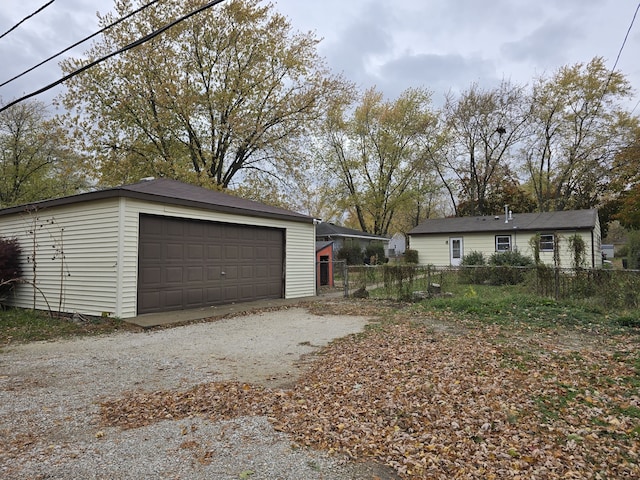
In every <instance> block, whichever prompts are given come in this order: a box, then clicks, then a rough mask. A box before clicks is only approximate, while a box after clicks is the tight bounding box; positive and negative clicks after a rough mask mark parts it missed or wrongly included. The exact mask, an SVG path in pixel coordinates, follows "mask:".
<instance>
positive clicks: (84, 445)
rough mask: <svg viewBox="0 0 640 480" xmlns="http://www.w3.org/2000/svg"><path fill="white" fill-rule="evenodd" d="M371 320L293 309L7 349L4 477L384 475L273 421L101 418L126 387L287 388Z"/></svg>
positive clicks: (1, 387)
mask: <svg viewBox="0 0 640 480" xmlns="http://www.w3.org/2000/svg"><path fill="white" fill-rule="evenodd" d="M367 323H368V319H367V318H365V317H354V316H336V315H323V316H318V315H313V314H311V313H309V312H308V311H307V310H305V309H304V308H301V307H294V308H289V309H282V310H276V311H270V312H262V313H256V314H249V315H245V316H240V317H234V318H227V319H222V320H215V321H210V322H204V323H197V324H192V325H187V326H181V327H175V328H169V329H164V330H154V331H147V332H140V333H133V332H126V333H118V334H113V335H108V336H103V337H85V338H79V339H72V340H60V341H56V342H37V343H31V344H26V345H19V346H13V347H9V348H6V349H4V350H2V351H0V478H5V479H25V478H31V479H80V478H82V479H116V478H118V479H128V478H132V479H133V478H136V479H145V478H149V479H150V478H158V479H165V478H167V479H241V478H250V479H252V480H255V479H365V478H369V479H371V478H378V477H379V476H380V475H381V474H379V471H378V468H379V466H376V465H373V464H353V463H349V462H346V461H345V460H344V459H343V458H341V457H337V456H331V455H328V454H326V453H324V452H317V451H313V450H309V449H304V448H298V447H297V446H296V445H294V444H292V442H291V440H290V439H289V438H288V437H287V436H286V435H285V434H283V433H279V432H276V431H275V430H274V429H273V428H272V427H271V425H270V423H269V422H268V420H267V419H266V418H264V417H240V418H236V419H234V420H231V421H212V420H209V419H205V418H189V419H182V420H165V421H161V422H158V423H155V424H152V425H149V426H146V427H142V428H136V429H131V430H121V429H119V428H113V427H104V426H102V425H101V424H100V418H99V403H100V402H101V401H104V400H107V399H112V398H118V397H119V396H120V395H122V394H123V393H124V392H127V391H135V390H144V391H155V390H160V389H162V390H167V389H176V390H177V389H186V388H188V387H191V386H193V385H196V384H200V383H205V382H215V381H228V380H235V381H239V382H246V383H254V384H261V385H265V386H268V387H286V385H288V384H291V383H292V382H294V381H295V379H296V378H297V376H298V375H299V374H300V373H301V372H302V371H303V369H304V368H305V364H308V362H309V361H312V359H313V354H314V353H315V352H317V351H318V349H319V348H320V347H322V346H324V345H327V344H328V343H329V342H331V341H332V340H333V339H336V338H339V337H343V336H346V335H349V334H352V333H356V332H360V331H362V329H363V328H364V326H365V325H366V324H367ZM382 475H383V474H382ZM381 478H384V476H382V477H381Z"/></svg>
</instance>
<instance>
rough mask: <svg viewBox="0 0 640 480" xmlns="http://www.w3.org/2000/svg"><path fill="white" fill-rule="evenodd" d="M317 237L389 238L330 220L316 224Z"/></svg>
mask: <svg viewBox="0 0 640 480" xmlns="http://www.w3.org/2000/svg"><path fill="white" fill-rule="evenodd" d="M317 237H322V238H324V237H327V238H335V237H352V238H365V239H369V240H383V241H388V240H389V239H388V238H386V237H383V236H380V235H374V234H373V233H366V232H361V231H360V230H355V229H353V228H347V227H340V226H338V225H334V224H333V223H328V222H322V223H319V224H318V225H316V238H317Z"/></svg>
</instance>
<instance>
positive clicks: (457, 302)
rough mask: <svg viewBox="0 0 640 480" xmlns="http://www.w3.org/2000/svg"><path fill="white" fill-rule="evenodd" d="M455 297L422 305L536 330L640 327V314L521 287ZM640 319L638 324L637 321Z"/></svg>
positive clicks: (477, 288) (476, 289) (466, 291)
mask: <svg viewBox="0 0 640 480" xmlns="http://www.w3.org/2000/svg"><path fill="white" fill-rule="evenodd" d="M451 294H452V296H449V297H444V296H443V297H435V298H431V299H428V300H424V301H423V302H422V308H423V309H424V310H426V311H429V312H432V313H437V312H446V313H448V314H452V313H453V314H455V315H456V316H458V317H460V318H461V319H473V320H480V321H482V322H484V323H492V324H501V325H513V324H517V323H519V324H526V325H528V326H532V327H540V328H550V327H555V326H579V327H585V328H602V327H606V328H610V329H620V328H624V329H627V330H628V329H630V328H631V329H633V328H635V326H636V324H637V325H640V311H633V312H629V311H625V312H611V311H606V310H605V309H603V308H602V307H601V306H599V305H590V304H587V303H580V302H575V301H562V300H560V301H558V300H554V299H552V298H547V297H540V296H538V295H535V294H531V293H526V292H524V291H523V290H522V288H520V287H519V286H517V285H516V286H513V285H509V286H488V285H472V286H471V285H456V286H454V287H453V288H452V289H451ZM636 318H638V320H637V321H636V320H633V319H636Z"/></svg>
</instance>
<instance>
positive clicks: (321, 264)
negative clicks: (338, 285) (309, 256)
mask: <svg viewBox="0 0 640 480" xmlns="http://www.w3.org/2000/svg"><path fill="white" fill-rule="evenodd" d="M316 275H317V278H316V282H317V283H316V285H317V286H318V287H324V286H328V287H333V242H316Z"/></svg>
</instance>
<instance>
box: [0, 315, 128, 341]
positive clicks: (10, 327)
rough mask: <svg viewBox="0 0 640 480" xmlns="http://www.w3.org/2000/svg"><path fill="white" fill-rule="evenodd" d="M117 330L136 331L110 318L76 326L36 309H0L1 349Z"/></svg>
mask: <svg viewBox="0 0 640 480" xmlns="http://www.w3.org/2000/svg"><path fill="white" fill-rule="evenodd" d="M118 330H137V328H136V327H134V326H132V325H129V324H127V323H125V322H123V321H121V320H117V319H113V318H90V319H88V320H87V321H83V322H81V323H76V322H73V321H71V320H70V319H69V318H67V317H60V318H58V317H51V316H49V315H48V314H47V313H45V312H42V311H37V310H28V309H20V308H10V309H6V310H0V347H4V346H7V345H11V344H16V343H27V342H36V341H41V340H55V339H58V338H65V337H73V336H78V335H99V334H102V333H111V332H115V331H118Z"/></svg>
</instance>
